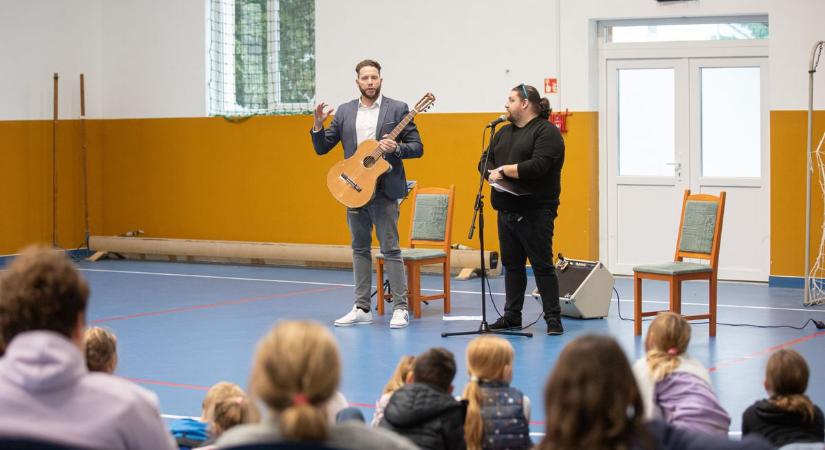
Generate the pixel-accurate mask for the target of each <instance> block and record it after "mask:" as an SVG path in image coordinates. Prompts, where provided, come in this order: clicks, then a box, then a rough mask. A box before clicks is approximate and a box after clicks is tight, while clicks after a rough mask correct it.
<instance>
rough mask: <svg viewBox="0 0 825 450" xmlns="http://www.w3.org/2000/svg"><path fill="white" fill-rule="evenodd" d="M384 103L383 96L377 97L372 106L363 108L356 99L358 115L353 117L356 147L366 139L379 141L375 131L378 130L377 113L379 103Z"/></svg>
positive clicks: (379, 106) (379, 107) (359, 100)
mask: <svg viewBox="0 0 825 450" xmlns="http://www.w3.org/2000/svg"><path fill="white" fill-rule="evenodd" d="M382 101H384V96H383V95H379V96H378V98H377V99H375V102H374V103H373V104H372V106H365V105H364V104H363V103H361V99H360V98H359V99H358V114H356V115H355V136H356V139H358V145H361V143H362V142H364V141H365V140H367V139H375V140H380V136H376V135H375V133H376V129H377V128H378V112H379V111H380V110H381V102H382Z"/></svg>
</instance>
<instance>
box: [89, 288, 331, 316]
mask: <svg viewBox="0 0 825 450" xmlns="http://www.w3.org/2000/svg"><path fill="white" fill-rule="evenodd" d="M342 287H344V286H332V287H324V288H315V289H305V290H301V291H295V292H287V293H283V294H272V295H265V296H260V297H245V298H239V299H235V300H224V301H220V302H216V303H207V304H204V305H191V306H181V307H178V308H170V309H162V310H160V311H147V312H142V313H135V314H128V315H125V316H114V317H106V318H103V319H96V320H90V321H89V324H98V323H104V322H114V321H117V320H128V319H135V318H138V317H148V316H161V315H164V314H174V313H180V312H187V311H196V310H199V309H210V308H220V307H222V306H230V305H240V304H244V303H252V302H262V301H268V300H276V299H279V298H287V297H292V296H294V295H304V294H316V293H319V292H327V291H332V290H335V289H341V288H342Z"/></svg>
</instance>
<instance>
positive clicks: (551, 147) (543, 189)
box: [479, 117, 564, 213]
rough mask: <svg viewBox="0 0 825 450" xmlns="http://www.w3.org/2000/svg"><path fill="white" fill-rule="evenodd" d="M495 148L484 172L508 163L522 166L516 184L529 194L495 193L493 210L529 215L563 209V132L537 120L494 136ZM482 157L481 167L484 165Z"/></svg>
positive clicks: (537, 118) (538, 118)
mask: <svg viewBox="0 0 825 450" xmlns="http://www.w3.org/2000/svg"><path fill="white" fill-rule="evenodd" d="M490 148H492V149H493V151H492V153H490V158H489V160H488V161H487V166H486V168H485V170H484V176H485V178H486V177H488V176H489V174H488V172H487V170H489V169H495V168H496V167H499V166H503V165H506V164H518V175H519V178H518V179H517V180H514V179H511V180H510V181H513V182H514V183H515V184H517V185H518V186H520V187H523V188H524V189H526V190H527V191H528V192H530V194H529V195H522V196H516V195H512V194H509V193H506V192H499V191H497V190H495V189H493V190H492V204H493V208H495V209H496V210H499V211H513V212H525V211H531V210H538V209H549V210H552V211H553V212H554V213H555V212H556V211H557V209H558V206H559V195H560V194H561V168H562V165H563V164H564V140H563V139H562V137H561V133H559V129H558V128H556V126H555V125H553V124H552V123H550V122H548V121H547V120H546V119H542V118H541V117H536V118H534V119H533V120H531V121H530V122H527V124H526V125H524V127H522V128H519V127H517V126H516V125H515V124H509V125H507V126H504V127H503V128H502V129H501V130H500V131H499V132H498V133H497V134H496V135H495V137H493V142H492V144H491V145H490ZM485 155H486V152H485V154H484V155H482V156H481V162H480V163H479V167H481V165H482V164H484V157H485Z"/></svg>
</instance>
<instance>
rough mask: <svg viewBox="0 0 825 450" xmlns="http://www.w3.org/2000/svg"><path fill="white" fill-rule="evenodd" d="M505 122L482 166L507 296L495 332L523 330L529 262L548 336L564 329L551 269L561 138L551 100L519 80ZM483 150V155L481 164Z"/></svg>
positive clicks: (562, 151) (556, 279)
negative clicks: (552, 116)
mask: <svg viewBox="0 0 825 450" xmlns="http://www.w3.org/2000/svg"><path fill="white" fill-rule="evenodd" d="M505 109H506V110H507V120H509V121H510V123H509V124H508V125H506V126H504V127H503V128H502V129H501V130H500V131H499V132H498V133H497V134H496V135H495V137H494V138H493V141H492V142H491V143H490V147H489V148H488V151H489V152H490V155H489V158H488V159H487V165H486V166H485V167H480V169H481V170H484V171H486V172H487V174H488V181H489V182H490V185H491V186H493V189H492V196H491V199H492V205H493V208H495V209H496V210H497V211H498V236H499V245H500V248H501V263H502V264H503V265H504V285H505V291H506V296H507V300H506V303H505V305H504V311H505V313H504V316H503V317H501V318H500V319H498V320H497V321H496V322H494V323H493V324H491V325H490V328H491V329H493V330H505V329H513V328H521V310H522V307H523V306H524V294H525V290H526V289H527V271H526V267H525V266H526V263H527V260H528V259H529V260H530V264H531V265H532V267H533V274H534V276H535V278H536V285H537V287H538V290H539V294H541V300H542V308H543V310H544V320H545V322H547V334H548V335H559V334H562V333H563V332H564V328H563V327H562V324H561V307H560V305H559V280H558V278H557V277H556V271H555V268H554V267H553V222H554V220H555V219H556V216H557V213H558V208H559V194H560V193H561V168H562V165H563V164H564V141H563V140H562V137H561V133H559V130H558V128H556V126H555V125H553V124H551V123H550V122H548V121H547V119H548V117H549V116H550V104H549V102H548V100H547V98H546V97H545V98H541V97H540V96H539V93H538V91H537V90H536V88H535V87H533V86H528V85H525V84H520V85H518V86H516V87H515V88H513V90H511V91H510V94H509V96H508V98H507V103H506V104H505ZM485 156H486V152H485V154H484V155H482V157H481V163H480V164H484V161H485Z"/></svg>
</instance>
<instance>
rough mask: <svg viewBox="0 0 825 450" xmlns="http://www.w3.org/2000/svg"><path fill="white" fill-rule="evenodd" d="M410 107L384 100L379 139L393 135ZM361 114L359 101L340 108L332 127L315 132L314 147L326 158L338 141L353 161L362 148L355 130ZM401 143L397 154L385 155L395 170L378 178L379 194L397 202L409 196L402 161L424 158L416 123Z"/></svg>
mask: <svg viewBox="0 0 825 450" xmlns="http://www.w3.org/2000/svg"><path fill="white" fill-rule="evenodd" d="M409 111H410V110H409V107H407V104H406V103H404V102H399V101H398V100H393V99H391V98H388V97H384V98H383V100H382V101H381V108H380V109H379V111H378V126H377V127H376V130H375V136H376V140H380V139H381V137H382V136H384V135H385V134H387V133H389V132H391V131H392V130H393V128H395V126H396V125H398V123H399V122H401V121H402V120H403V119H404V116H406V115H407V114H408V113H409ZM357 115H358V99H355V100H352V101H350V102H347V103H344V104H343V105H341V106H340V107H339V108H338V112H337V113H335V116H333V118H332V123H331V124H330V125H329V128H325V129H322V130H320V131H318V132H317V133H316V132H313V131H310V134H312V146H313V147H314V148H315V153H317V154H319V155H325V154H327V153H329V151H330V150H332V149H333V147H335V146H336V145H338V142H341V144H342V145H343V146H344V157H345V158H349V157H350V156H352V155H353V154H354V153H355V150H357V149H358V142H357V141H358V137H357V133H356V131H355V117H356V116H357ZM396 140H397V141H399V144H398V153H397V154H385V155H384V158H385V159H386V160H387V162H389V163H390V165H391V166H392V170H391V171H389V172H387V173H385V174H384V175H382V176H381V177H380V178H379V179H378V186H377V188H376V191H383V192H384V194H385V195H386V196H387V197H389V198H391V199H393V200H397V199H399V198H403V197H404V196H405V195H406V194H407V176H406V173H405V172H404V163H403V162H402V161H401V160H402V159H407V158H420V157H421V156H423V155H424V144H422V143H421V136H420V135H419V134H418V128H417V127H416V126H415V122H413V121H410V123H408V124H407V126H406V127H404V130H403V131H401V134H399V135H398V138H397V139H396Z"/></svg>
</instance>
